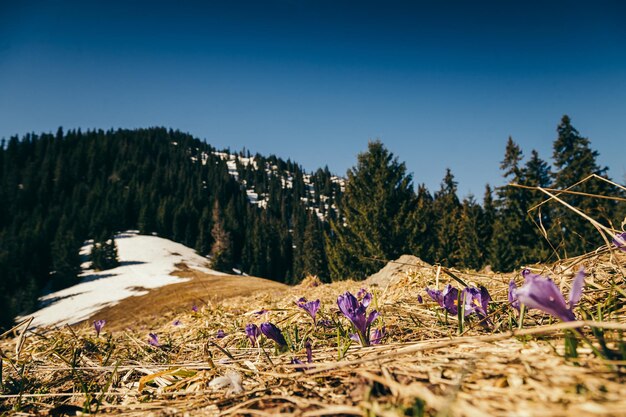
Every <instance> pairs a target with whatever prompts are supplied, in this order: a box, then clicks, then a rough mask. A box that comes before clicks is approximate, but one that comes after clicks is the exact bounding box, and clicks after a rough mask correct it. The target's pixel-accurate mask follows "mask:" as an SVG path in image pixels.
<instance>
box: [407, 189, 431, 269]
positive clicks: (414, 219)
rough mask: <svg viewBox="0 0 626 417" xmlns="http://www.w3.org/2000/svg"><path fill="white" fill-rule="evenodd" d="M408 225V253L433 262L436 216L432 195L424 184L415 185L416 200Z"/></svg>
mask: <svg viewBox="0 0 626 417" xmlns="http://www.w3.org/2000/svg"><path fill="white" fill-rule="evenodd" d="M410 225H411V228H410V230H411V233H410V236H409V242H410V245H411V246H410V253H412V254H415V255H416V256H418V257H419V258H420V259H422V260H424V261H426V262H431V263H432V262H434V261H435V257H436V253H435V251H436V246H437V240H436V238H437V236H436V229H435V226H436V216H435V213H434V208H433V197H432V195H431V194H430V192H429V191H428V189H427V188H426V185H424V184H420V185H419V186H418V187H417V201H416V204H415V209H414V210H413V212H412V213H411V215H410Z"/></svg>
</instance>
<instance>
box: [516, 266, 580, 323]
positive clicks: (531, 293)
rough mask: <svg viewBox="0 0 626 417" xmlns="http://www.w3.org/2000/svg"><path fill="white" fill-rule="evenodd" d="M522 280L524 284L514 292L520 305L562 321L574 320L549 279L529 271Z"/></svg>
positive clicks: (561, 295)
mask: <svg viewBox="0 0 626 417" xmlns="http://www.w3.org/2000/svg"><path fill="white" fill-rule="evenodd" d="M524 278H525V279H526V283H525V284H524V285H523V286H521V287H520V288H518V289H517V290H516V291H515V293H516V294H517V298H518V299H519V301H520V302H521V303H523V304H525V305H526V306H527V307H529V308H536V309H538V310H541V311H544V312H546V313H548V314H550V315H552V316H554V317H557V318H559V319H561V320H563V321H574V320H576V316H574V313H573V312H572V310H570V309H569V308H568V307H567V305H566V304H565V298H564V297H563V294H561V291H559V288H558V287H557V286H556V284H555V283H554V282H553V281H552V280H551V279H550V278H546V277H542V276H541V275H537V274H532V273H530V271H528V273H526V274H524Z"/></svg>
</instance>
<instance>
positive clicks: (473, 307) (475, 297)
mask: <svg viewBox="0 0 626 417" xmlns="http://www.w3.org/2000/svg"><path fill="white" fill-rule="evenodd" d="M461 296H462V297H463V309H464V310H465V311H464V314H465V316H469V315H470V314H472V313H476V314H478V315H479V316H481V317H487V311H488V307H489V302H490V301H491V296H490V295H489V291H487V288H485V287H483V286H482V285H481V286H480V288H476V287H467V288H464V289H463V292H462V295H461Z"/></svg>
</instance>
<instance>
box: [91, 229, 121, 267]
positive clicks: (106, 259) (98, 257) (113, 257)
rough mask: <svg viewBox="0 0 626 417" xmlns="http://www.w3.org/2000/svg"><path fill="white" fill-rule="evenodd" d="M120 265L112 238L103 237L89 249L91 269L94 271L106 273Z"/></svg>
mask: <svg viewBox="0 0 626 417" xmlns="http://www.w3.org/2000/svg"><path fill="white" fill-rule="evenodd" d="M119 265H120V261H119V256H118V253H117V244H116V243H115V238H114V237H113V236H107V237H104V238H102V239H100V240H98V241H97V242H94V244H93V247H92V248H91V268H92V269H95V270H96V271H106V270H107V269H113V268H117V267H118V266H119Z"/></svg>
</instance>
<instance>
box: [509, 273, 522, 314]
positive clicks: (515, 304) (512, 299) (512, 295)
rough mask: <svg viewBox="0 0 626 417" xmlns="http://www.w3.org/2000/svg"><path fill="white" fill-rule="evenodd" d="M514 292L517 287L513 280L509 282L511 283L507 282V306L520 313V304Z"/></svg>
mask: <svg viewBox="0 0 626 417" xmlns="http://www.w3.org/2000/svg"><path fill="white" fill-rule="evenodd" d="M516 291H517V285H515V280H511V282H509V304H510V305H511V307H513V308H514V309H516V310H517V311H520V302H519V299H518V298H517V294H516V293H515V292H516Z"/></svg>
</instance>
